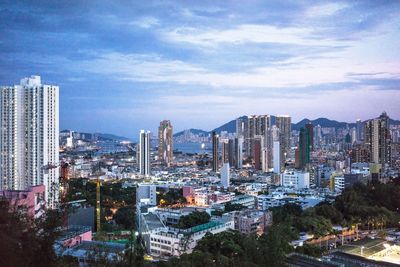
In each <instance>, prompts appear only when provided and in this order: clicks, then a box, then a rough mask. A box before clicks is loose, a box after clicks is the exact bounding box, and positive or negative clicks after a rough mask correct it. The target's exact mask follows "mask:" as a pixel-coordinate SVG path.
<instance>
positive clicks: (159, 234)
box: [138, 209, 234, 259]
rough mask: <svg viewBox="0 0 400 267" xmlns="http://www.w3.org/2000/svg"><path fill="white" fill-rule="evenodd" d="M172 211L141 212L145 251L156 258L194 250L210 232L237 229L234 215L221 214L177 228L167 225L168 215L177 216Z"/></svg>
mask: <svg viewBox="0 0 400 267" xmlns="http://www.w3.org/2000/svg"><path fill="white" fill-rule="evenodd" d="M194 210H196V209H194ZM165 213H168V214H165ZM170 213H171V212H170V210H166V211H163V210H159V209H152V210H151V209H149V210H148V212H147V213H141V214H139V215H138V216H140V220H141V223H140V228H139V232H140V234H141V236H142V237H143V241H144V244H145V249H146V252H147V253H148V254H150V255H151V256H153V257H155V258H157V259H168V258H169V257H171V256H176V257H179V256H181V255H182V254H183V253H191V252H192V251H193V249H194V247H195V246H196V245H197V243H198V241H199V240H201V239H202V238H203V237H204V236H205V235H206V234H207V233H211V234H217V233H221V232H224V231H227V230H229V229H232V230H233V229H234V221H233V217H232V216H222V217H221V218H218V219H213V220H211V221H209V222H208V223H205V224H201V225H197V226H194V227H192V228H188V229H178V228H174V227H172V226H167V220H168V218H175V214H170ZM174 213H176V211H175V212H174ZM183 214H186V213H182V215H183ZM171 216H172V217H171ZM177 219H178V220H179V218H177ZM175 221H176V220H175Z"/></svg>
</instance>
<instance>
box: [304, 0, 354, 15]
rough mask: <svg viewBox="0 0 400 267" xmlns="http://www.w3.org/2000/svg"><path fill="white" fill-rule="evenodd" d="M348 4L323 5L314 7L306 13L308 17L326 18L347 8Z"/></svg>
mask: <svg viewBox="0 0 400 267" xmlns="http://www.w3.org/2000/svg"><path fill="white" fill-rule="evenodd" d="M347 7H348V5H347V4H346V3H339V2H338V3H328V4H322V5H316V6H312V7H310V8H309V9H307V11H306V14H305V15H306V16H307V17H326V16H332V15H334V14H335V13H337V12H338V11H340V10H343V9H345V8H347Z"/></svg>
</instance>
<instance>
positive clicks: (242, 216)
mask: <svg viewBox="0 0 400 267" xmlns="http://www.w3.org/2000/svg"><path fill="white" fill-rule="evenodd" d="M233 213H234V221H235V230H238V231H239V232H241V233H244V234H252V233H255V234H257V235H262V234H263V233H264V232H265V229H266V227H267V226H270V225H272V212H271V211H260V210H242V211H236V212H233Z"/></svg>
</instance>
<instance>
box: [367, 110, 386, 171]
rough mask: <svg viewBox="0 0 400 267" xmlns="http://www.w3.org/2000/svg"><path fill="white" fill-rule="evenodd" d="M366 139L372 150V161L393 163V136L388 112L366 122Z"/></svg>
mask: <svg viewBox="0 0 400 267" xmlns="http://www.w3.org/2000/svg"><path fill="white" fill-rule="evenodd" d="M364 141H365V145H366V146H367V148H368V149H369V151H370V153H369V154H370V160H371V162H373V163H378V164H382V166H384V165H385V164H388V165H391V137H390V131H389V117H388V116H387V114H386V112H383V113H382V114H381V116H379V117H378V118H376V119H372V120H369V121H367V122H366V124H365V134H364Z"/></svg>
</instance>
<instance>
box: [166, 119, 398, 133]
mask: <svg viewBox="0 0 400 267" xmlns="http://www.w3.org/2000/svg"><path fill="white" fill-rule="evenodd" d="M242 117H245V116H241V117H240V118H242ZM275 121H276V116H273V115H271V123H272V124H275ZM308 122H311V123H312V124H313V126H316V125H320V126H321V127H333V128H346V127H347V126H348V127H350V128H352V127H355V126H356V124H355V122H352V123H348V122H340V121H336V120H330V119H327V118H318V119H315V120H310V119H302V120H301V121H299V122H297V123H292V130H297V131H299V130H300V128H302V127H304V126H305V125H306V123H308ZM364 122H365V121H364ZM390 124H391V125H400V120H393V119H390ZM189 130H190V131H191V132H192V133H194V134H203V135H208V134H211V133H212V132H213V131H215V132H217V133H218V134H220V133H221V132H223V131H226V132H228V133H235V132H236V119H233V120H231V121H229V122H227V123H225V124H223V125H221V126H219V127H217V128H215V129H213V130H211V131H209V132H208V131H204V130H200V129H189ZM183 133H184V131H180V132H178V133H176V134H174V137H178V136H180V135H183Z"/></svg>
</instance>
